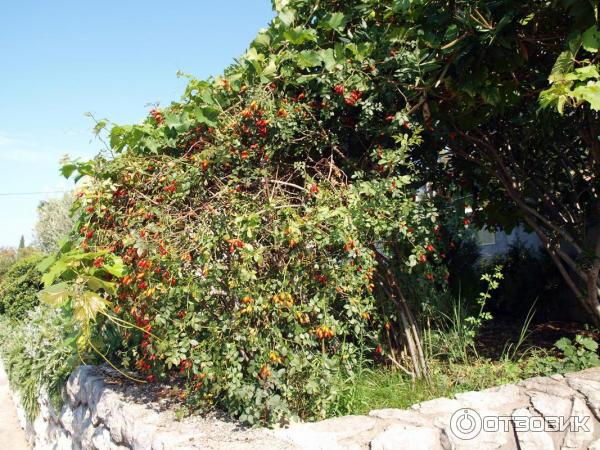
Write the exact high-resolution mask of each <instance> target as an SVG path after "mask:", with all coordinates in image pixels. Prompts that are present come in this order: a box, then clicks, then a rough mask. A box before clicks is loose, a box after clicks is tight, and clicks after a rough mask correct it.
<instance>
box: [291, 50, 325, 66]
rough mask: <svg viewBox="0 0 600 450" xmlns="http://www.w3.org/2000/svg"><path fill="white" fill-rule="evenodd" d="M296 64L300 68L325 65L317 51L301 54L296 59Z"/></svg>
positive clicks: (307, 51)
mask: <svg viewBox="0 0 600 450" xmlns="http://www.w3.org/2000/svg"><path fill="white" fill-rule="evenodd" d="M296 62H297V63H298V65H299V66H300V67H317V66H320V65H321V64H322V63H323V61H322V60H321V55H320V54H319V52H317V51H315V50H305V51H303V52H300V53H299V54H298V56H297V57H296Z"/></svg>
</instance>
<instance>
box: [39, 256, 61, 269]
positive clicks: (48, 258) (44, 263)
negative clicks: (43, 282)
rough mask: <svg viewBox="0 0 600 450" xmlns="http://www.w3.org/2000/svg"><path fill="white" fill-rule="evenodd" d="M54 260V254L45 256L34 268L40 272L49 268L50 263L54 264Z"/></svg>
mask: <svg viewBox="0 0 600 450" xmlns="http://www.w3.org/2000/svg"><path fill="white" fill-rule="evenodd" d="M55 261H56V256H54V255H50V256H46V257H45V258H44V259H42V260H41V261H40V262H39V264H38V265H37V266H36V268H37V270H39V271H40V272H42V273H44V272H46V271H47V270H48V269H49V268H50V266H51V265H52V264H54V262H55Z"/></svg>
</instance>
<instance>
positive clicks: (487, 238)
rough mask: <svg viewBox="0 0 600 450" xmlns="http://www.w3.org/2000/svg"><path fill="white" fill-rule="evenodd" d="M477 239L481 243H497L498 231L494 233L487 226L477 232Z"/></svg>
mask: <svg viewBox="0 0 600 450" xmlns="http://www.w3.org/2000/svg"><path fill="white" fill-rule="evenodd" d="M477 241H478V242H479V245H495V244H496V233H492V232H490V231H488V230H486V229H485V228H484V229H482V230H479V231H478V232H477Z"/></svg>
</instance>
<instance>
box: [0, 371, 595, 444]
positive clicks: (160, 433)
mask: <svg viewBox="0 0 600 450" xmlns="http://www.w3.org/2000/svg"><path fill="white" fill-rule="evenodd" d="M0 370H1V368H0ZM144 389H146V391H145V390H143V389H141V388H140V387H136V386H132V385H131V384H127V383H122V382H121V381H120V380H119V379H118V378H117V377H113V376H111V374H110V372H107V371H104V369H101V368H96V367H91V366H81V367H79V368H78V369H77V370H76V371H75V372H74V373H73V374H72V375H71V377H70V379H69V381H68V384H67V387H66V394H67V401H66V403H65V404H64V406H63V407H62V410H61V411H56V410H55V409H54V408H53V407H52V406H51V405H50V403H49V401H48V399H47V398H46V397H45V396H41V397H40V400H39V401H40V414H39V415H38V417H37V418H36V420H35V421H34V422H33V423H27V421H26V420H25V417H24V414H23V412H22V409H21V408H20V407H19V406H18V409H19V410H20V412H19V416H20V419H21V421H22V425H23V427H24V428H25V429H26V431H27V433H28V435H29V437H30V440H31V443H32V444H33V447H34V449H36V450H40V449H43V450H45V449H64V450H66V449H80V448H83V449H96V450H112V449H135V450H137V449H140V450H141V449H149V450H163V449H164V450H166V449H169V450H171V449H179V450H183V449H227V450H238V449H239V450H242V449H244V450H259V449H269V450H271V449H274V450H279V449H281V450H287V449H323V450H325V449H327V450H336V449H371V450H388V449H389V450H391V449H394V450H396V449H470V448H473V449H474V448H482V449H487V448H490V449H492V448H494V449H495V448H498V449H523V450H525V449H536V450H537V449H553V448H556V449H591V450H592V449H593V450H600V439H599V438H600V368H597V369H588V370H584V371H581V372H577V373H572V374H567V375H565V376H552V377H546V378H532V379H529V380H525V381H523V382H520V383H518V384H516V385H504V386H500V387H497V388H492V389H487V390H484V391H480V392H466V393H463V394H458V395H456V397H455V398H452V399H448V398H439V399H436V400H431V401H427V402H423V403H420V404H417V405H414V406H412V407H411V408H409V409H405V410H400V409H383V410H377V411H371V412H370V413H369V415H367V416H347V417H340V418H334V419H329V420H324V421H321V422H316V423H306V424H294V425H292V426H290V427H287V428H280V429H275V430H268V429H246V428H243V427H240V426H239V424H237V423H235V422H233V421H228V420H226V419H225V418H223V417H219V416H217V415H214V414H213V415H208V416H202V417H200V416H194V417H188V418H185V419H182V420H178V418H177V417H176V416H177V414H176V406H174V405H169V404H168V400H164V401H163V400H160V395H159V396H158V398H159V400H152V401H150V400H149V398H150V397H152V398H154V399H155V398H156V397H157V396H156V395H153V396H150V395H148V392H147V389H148V388H147V387H146V388H144ZM156 389H160V387H157V388H156ZM165 389H168V388H165ZM14 400H15V402H16V404H17V405H19V399H18V397H15V398H14ZM457 411H458V412H457ZM561 417H562V418H564V419H560V418H561ZM569 418H571V419H569ZM561 421H562V422H561ZM565 421H566V422H565ZM569 424H571V425H572V426H571V427H569V426H568V425H569ZM527 427H529V428H532V427H533V428H534V429H536V430H537V431H526V430H525V428H527ZM575 428H577V431H576V430H575ZM461 429H462V432H463V433H469V432H470V434H469V435H466V434H462V435H460V433H461ZM478 430H480V431H479V432H478ZM486 430H488V431H486ZM493 430H497V431H493ZM459 435H460V436H459ZM467 438H468V439H467Z"/></svg>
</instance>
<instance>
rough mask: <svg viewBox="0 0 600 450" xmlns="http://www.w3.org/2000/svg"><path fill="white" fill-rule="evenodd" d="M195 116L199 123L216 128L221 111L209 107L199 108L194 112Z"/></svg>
mask: <svg viewBox="0 0 600 450" xmlns="http://www.w3.org/2000/svg"><path fill="white" fill-rule="evenodd" d="M194 116H195V118H196V120H197V121H198V122H200V123H204V124H206V125H208V126H209V127H214V126H216V125H217V123H218V122H217V119H218V118H219V110H218V109H216V108H211V107H209V106H207V107H204V108H201V107H199V108H196V109H195V110H194Z"/></svg>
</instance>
